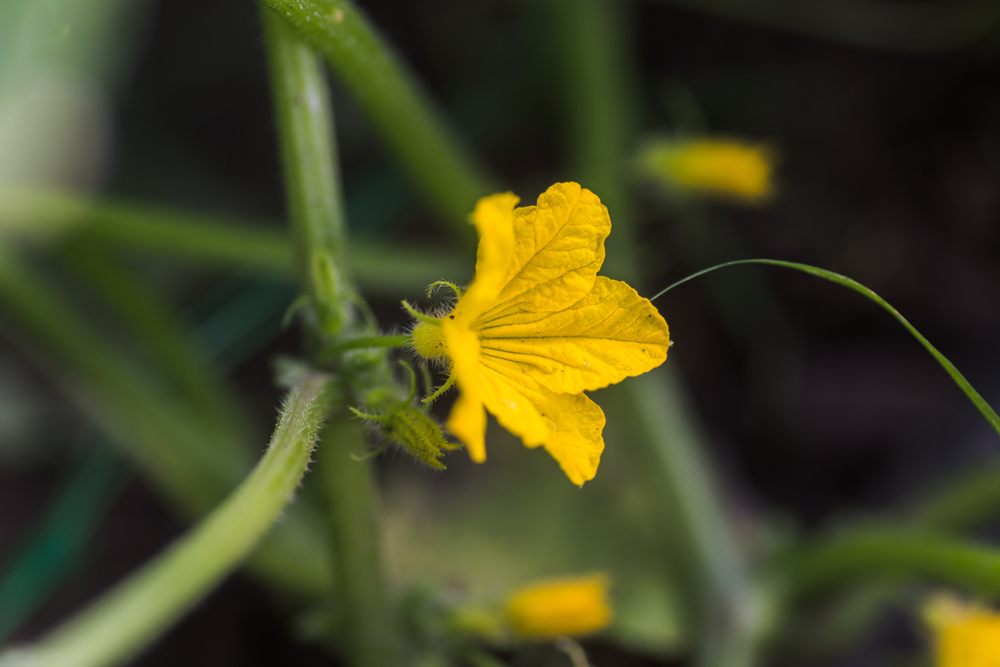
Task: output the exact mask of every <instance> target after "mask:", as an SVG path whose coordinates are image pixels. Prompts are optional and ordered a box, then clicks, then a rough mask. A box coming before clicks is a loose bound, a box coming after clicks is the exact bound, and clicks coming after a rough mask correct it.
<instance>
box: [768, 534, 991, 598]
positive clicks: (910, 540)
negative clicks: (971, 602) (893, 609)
mask: <svg viewBox="0 0 1000 667" xmlns="http://www.w3.org/2000/svg"><path fill="white" fill-rule="evenodd" d="M780 565H781V566H782V567H781V569H780V570H779V573H780V574H781V576H783V577H786V584H787V587H788V591H789V595H790V597H791V598H792V599H803V598H807V597H810V596H813V595H817V594H821V593H823V592H825V591H828V590H831V589H834V588H839V587H841V586H844V585H846V584H849V583H852V582H855V581H859V580H864V579H869V578H876V577H879V578H883V579H884V578H886V577H889V578H892V577H895V578H897V579H900V578H902V579H907V578H908V579H918V580H924V579H931V580H934V581H939V582H943V583H947V584H950V585H953V586H958V587H961V588H966V589H968V590H969V591H970V592H972V593H979V594H983V593H987V594H990V595H998V594H1000V552H998V551H997V550H996V549H990V548H987V547H983V546H980V545H977V544H972V543H969V542H967V541H965V540H962V539H960V538H955V537H952V536H948V535H940V534H934V533H923V532H919V531H915V530H900V529H898V528H892V527H889V526H881V527H875V526H869V527H865V528H858V529H854V530H850V531H844V532H842V533H840V534H837V535H833V536H831V537H828V538H825V539H823V540H820V541H818V542H816V543H814V544H812V545H811V546H806V547H804V548H803V549H801V550H797V551H796V552H795V553H793V554H792V555H791V557H790V558H789V559H788V560H787V561H786V562H783V563H781V564H780Z"/></svg>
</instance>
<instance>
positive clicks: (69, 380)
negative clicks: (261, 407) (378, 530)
mask: <svg viewBox="0 0 1000 667" xmlns="http://www.w3.org/2000/svg"><path fill="white" fill-rule="evenodd" d="M0 305H2V306H3V310H4V314H5V320H4V327H3V333H5V334H7V335H8V336H10V337H11V338H13V339H14V340H15V342H16V343H17V344H18V346H19V347H20V348H21V349H22V350H23V351H24V352H25V353H27V354H29V355H31V356H33V357H34V358H35V359H37V360H38V363H39V365H40V366H41V367H42V368H44V369H48V370H50V371H51V372H50V375H51V377H52V378H53V379H54V380H55V381H56V382H57V383H59V384H60V385H61V386H62V387H63V388H64V389H65V390H66V393H67V394H68V395H69V396H70V398H71V399H73V400H74V402H75V404H76V405H77V406H78V407H79V408H80V409H81V410H82V411H83V412H84V413H85V414H87V415H88V416H89V417H90V418H92V419H93V420H94V421H95V423H97V424H98V425H100V426H101V428H102V429H104V430H105V431H106V432H107V433H108V434H110V435H111V436H112V440H113V442H114V443H115V444H116V445H118V446H119V447H121V448H122V449H123V450H124V451H125V452H126V453H127V454H128V455H129V457H130V458H131V459H132V460H133V461H134V462H135V463H137V464H138V466H139V467H140V468H141V469H142V471H143V473H144V474H145V475H146V476H147V477H148V479H149V480H150V481H151V482H152V483H153V485H154V486H155V487H156V488H157V489H158V490H160V491H161V492H162V493H163V494H164V495H165V496H166V497H167V499H168V500H169V501H170V503H171V504H172V505H173V506H174V507H176V508H178V509H179V510H180V513H181V514H183V515H185V516H187V517H196V516H200V515H201V514H203V513H205V512H206V511H208V510H209V509H211V508H212V507H214V506H215V505H216V504H217V503H218V502H219V501H220V500H222V499H223V498H224V497H225V494H226V493H228V492H229V491H230V490H231V489H232V488H233V487H234V486H236V484H237V483H238V482H239V481H240V480H241V479H242V478H243V476H244V475H245V474H246V472H247V471H248V470H249V469H250V465H251V461H250V460H249V457H248V456H246V454H245V452H244V453H240V454H237V453H236V452H234V451H232V450H227V449H223V448H218V447H213V444H214V443H213V442H212V441H211V438H210V437H209V436H208V435H207V434H206V432H205V431H204V430H203V429H202V428H201V426H200V424H199V420H198V418H197V415H196V414H195V413H194V412H193V411H192V410H191V409H190V408H189V407H188V406H186V405H183V404H181V403H180V402H179V401H177V400H176V398H175V397H174V396H172V395H171V394H170V393H168V392H165V391H162V390H161V388H159V387H157V386H156V385H155V384H153V383H152V382H151V381H150V379H149V378H148V374H146V373H143V372H142V371H141V370H139V369H138V368H136V367H135V366H133V365H132V364H130V363H129V362H127V361H126V360H125V359H123V358H122V357H121V356H119V355H118V354H117V351H116V350H115V349H114V348H113V347H112V345H111V344H110V343H109V342H108V341H106V340H104V339H103V338H102V337H101V336H100V335H99V333H98V332H97V331H95V330H94V328H93V327H92V326H91V324H90V323H89V322H88V321H87V320H86V319H85V318H83V317H82V316H81V315H80V314H79V313H78V312H77V311H76V310H74V309H73V308H72V307H71V306H70V305H69V304H68V303H66V302H65V301H64V300H63V299H62V298H61V296H60V295H59V294H58V293H57V292H56V291H55V290H54V289H53V288H52V287H51V286H49V285H48V284H46V283H45V282H44V281H42V280H41V279H40V278H39V277H38V276H36V275H35V274H34V273H33V272H32V271H31V270H30V269H29V268H28V267H27V266H25V265H24V264H22V262H21V261H20V260H19V259H18V258H17V256H15V255H13V254H11V253H9V252H8V251H6V250H5V248H4V247H3V246H2V245H0ZM7 322H9V323H10V325H9V326H8V325H7V324H6V323H7ZM307 524H308V519H306V518H305V517H303V516H302V513H301V512H290V513H289V516H288V517H287V518H286V520H285V521H283V522H282V523H281V524H280V525H279V526H278V528H277V530H276V532H278V533H280V534H281V537H280V538H276V539H269V540H267V541H265V543H264V544H263V545H262V548H261V550H260V552H259V553H258V554H256V555H255V556H254V558H253V560H252V561H251V566H253V567H255V569H256V570H257V571H258V572H260V573H261V574H263V575H265V576H267V577H268V578H269V579H271V580H272V581H274V582H276V583H278V584H279V585H280V586H281V587H282V588H285V589H290V590H294V591H296V592H297V593H299V594H301V595H303V596H305V597H310V596H315V595H316V587H317V586H322V585H324V584H326V583H328V582H329V580H330V578H329V575H328V568H327V565H326V562H325V561H326V560H327V557H326V556H325V553H324V550H325V545H323V544H322V543H321V542H319V541H318V540H317V539H316V537H315V534H314V531H310V530H309V528H308V527H307Z"/></svg>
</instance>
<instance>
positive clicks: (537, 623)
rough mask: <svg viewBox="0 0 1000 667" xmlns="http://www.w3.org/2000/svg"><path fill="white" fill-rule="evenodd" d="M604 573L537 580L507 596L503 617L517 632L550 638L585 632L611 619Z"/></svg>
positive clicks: (532, 636) (592, 631) (607, 584)
mask: <svg viewBox="0 0 1000 667" xmlns="http://www.w3.org/2000/svg"><path fill="white" fill-rule="evenodd" d="M609 586H610V584H609V581H608V576H607V575H606V574H591V575H586V576H582V577H573V578H566V579H549V580H546V581H539V582H536V583H533V584H530V585H528V586H524V587H522V588H519V589H517V590H516V591H514V592H513V593H512V594H511V595H510V597H509V598H508V599H507V620H508V622H509V623H510V626H511V628H512V629H513V630H514V632H516V633H517V634H518V635H520V636H522V637H527V638H530V639H554V638H556V637H563V636H567V637H570V636H580V635H588V634H591V633H594V632H597V631H599V630H603V629H604V628H606V627H607V626H608V623H610V622H611V607H610V605H609V603H608V588H609Z"/></svg>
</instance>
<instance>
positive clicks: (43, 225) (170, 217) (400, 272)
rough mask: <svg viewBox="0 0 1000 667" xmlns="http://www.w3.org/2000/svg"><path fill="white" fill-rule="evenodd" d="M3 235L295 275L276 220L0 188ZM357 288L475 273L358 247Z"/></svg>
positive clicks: (432, 252)
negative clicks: (88, 242)
mask: <svg viewBox="0 0 1000 667" xmlns="http://www.w3.org/2000/svg"><path fill="white" fill-rule="evenodd" d="M0 232H2V233H3V235H4V236H6V237H9V238H12V239H15V240H18V241H23V242H28V243H34V244H39V243H53V242H64V241H66V242H69V243H70V244H72V243H73V242H74V241H75V240H76V239H77V238H78V237H80V236H84V237H93V238H94V239H95V240H99V241H101V242H102V243H105V244H108V245H111V246H114V247H115V248H116V249H117V248H119V247H120V248H123V249H132V248H134V249H138V250H142V251H144V252H148V253H151V254H154V255H159V256H163V257H168V258H171V259H178V260H181V261H184V262H188V263H194V264H196V265H197V264H200V265H204V266H205V267H207V268H209V269H213V270H218V269H220V268H223V269H243V270H250V271H254V272H264V273H269V274H274V275H276V276H286V275H290V274H292V273H293V266H294V265H295V264H294V262H293V260H292V249H291V244H290V243H289V241H288V234H287V232H286V231H285V230H283V229H280V228H278V225H277V224H276V223H268V222H266V221H250V220H238V219H228V218H220V217H216V216H204V215H196V214H192V213H188V212H183V211H176V210H172V209H166V208H161V207H156V206H149V205H140V204H133V203H122V202H117V201H106V200H96V201H94V200H91V199H87V198H84V197H80V196H76V195H72V194H69V193H66V192H61V191H52V190H27V189H10V188H6V189H4V190H2V191H0ZM351 261H352V264H353V266H352V268H353V269H354V272H355V275H356V277H357V281H358V284H359V285H360V287H362V288H363V289H365V290H366V291H370V292H373V293H377V294H385V295H387V296H392V297H394V298H398V297H399V294H400V292H401V291H413V292H416V291H419V292H420V293H422V291H423V289H424V288H425V287H426V286H427V285H429V284H430V283H432V282H433V281H435V280H437V279H439V278H440V277H441V276H442V275H448V276H452V275H454V276H462V275H464V274H466V273H468V266H467V263H466V262H463V261H459V260H457V259H456V258H455V256H454V253H445V252H441V251H440V250H438V249H433V248H429V247H428V248H407V249H399V248H387V247H383V246H380V245H373V244H371V243H358V242H356V241H354V242H352V243H351Z"/></svg>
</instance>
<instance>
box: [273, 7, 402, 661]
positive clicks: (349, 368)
mask: <svg viewBox="0 0 1000 667" xmlns="http://www.w3.org/2000/svg"><path fill="white" fill-rule="evenodd" d="M262 17H263V22H264V28H265V35H266V38H267V39H266V43H267V47H268V54H269V58H270V62H271V75H272V79H273V84H274V90H275V96H274V98H275V106H276V109H277V113H276V116H277V119H278V123H279V129H280V131H279V136H280V139H281V149H282V155H283V162H284V165H285V183H286V190H287V193H288V194H287V196H288V200H289V208H290V215H291V217H292V229H293V232H294V234H295V236H296V240H297V242H298V244H299V248H300V253H301V254H302V255H303V256H304V257H309V258H311V260H310V261H311V269H312V270H311V271H310V272H308V273H306V274H304V275H302V276H301V277H302V279H303V281H304V282H305V287H306V289H307V290H308V291H309V292H310V293H311V294H312V295H313V298H314V301H316V302H318V303H316V307H317V308H319V307H320V304H323V307H325V308H327V309H328V316H327V317H326V319H324V317H323V316H322V315H321V316H320V317H319V318H318V322H316V325H315V326H318V327H319V329H320V330H319V332H317V333H319V334H320V336H319V338H320V342H323V343H332V344H333V345H336V344H337V343H338V342H339V341H340V340H341V339H342V337H343V336H345V335H347V336H351V335H356V334H357V333H358V331H357V328H356V327H353V326H352V325H351V324H352V323H351V322H350V321H349V320H348V319H347V318H346V317H345V316H344V314H345V313H348V312H350V309H351V300H352V298H353V296H352V294H353V289H352V287H351V285H350V283H349V282H347V274H346V271H344V270H343V269H342V268H341V265H340V263H339V262H341V259H342V254H343V253H342V249H343V238H342V237H343V232H342V228H343V225H342V224H341V219H340V217H339V216H340V211H341V206H340V189H339V187H336V186H331V185H330V184H329V183H327V184H324V181H325V180H329V179H335V178H336V167H335V163H334V160H335V155H334V152H333V150H332V149H326V150H318V149H316V148H315V146H316V145H317V144H322V143H324V142H325V143H326V144H327V145H331V146H332V141H333V134H332V127H331V125H330V119H331V118H332V111H331V108H330V100H329V95H328V94H327V92H326V89H325V81H324V79H323V75H322V71H321V70H320V67H319V62H318V60H317V58H316V56H315V55H314V54H313V52H312V51H311V49H310V48H309V47H308V46H306V45H305V44H304V43H302V42H299V41H298V39H297V38H296V36H295V34H294V33H293V32H292V29H291V27H290V26H288V25H287V24H286V23H285V22H284V21H283V20H282V19H281V18H280V17H278V16H277V15H275V14H274V13H273V12H271V11H268V10H266V9H262ZM306 100H308V101H309V103H308V104H305V101H306ZM300 218H302V219H300ZM324 224H329V225H330V226H331V229H328V230H326V231H324V230H323V229H322V226H323V225H324ZM317 258H319V259H317ZM317 267H320V269H321V270H317ZM331 277H332V280H334V281H335V282H333V283H330V282H329V280H331ZM321 349H323V346H314V348H313V353H314V355H316V354H318V353H319V351H320V350H321ZM331 363H332V364H333V365H334V367H335V368H337V369H338V371H339V372H340V373H341V375H342V384H343V385H344V389H345V396H346V398H347V399H348V400H350V401H353V400H355V398H356V397H357V396H358V395H364V394H367V393H369V392H371V393H376V394H380V393H388V392H391V391H392V390H393V389H394V387H393V386H392V376H391V372H390V371H388V366H387V364H386V357H385V354H384V351H383V350H377V351H368V352H366V353H356V354H354V355H343V356H342V357H341V358H340V359H334V360H332V361H331ZM381 387H387V388H388V392H383V391H382V390H381ZM327 432H329V433H331V434H336V437H335V438H327V439H326V441H325V442H324V443H323V446H322V447H321V449H320V453H319V456H318V458H319V476H320V478H321V480H322V481H323V483H324V488H325V490H326V493H327V523H328V526H329V529H330V533H331V537H332V542H333V546H334V551H335V553H336V559H335V562H334V564H333V565H334V568H335V571H336V572H337V575H338V576H337V594H338V595H339V602H340V604H341V605H342V607H341V608H342V610H343V611H342V623H341V629H342V631H343V636H342V639H343V641H344V644H345V646H346V647H347V654H348V658H349V661H350V664H352V665H353V666H354V667H396V666H397V665H398V664H399V655H398V653H397V643H396V642H397V635H396V628H395V623H394V619H393V618H392V614H391V611H390V608H389V605H388V602H387V599H386V585H385V580H384V574H383V571H382V567H381V562H380V559H379V556H378V554H379V545H378V535H377V532H376V530H375V514H374V512H375V505H376V500H375V486H374V482H373V480H372V471H371V465H370V462H368V461H364V462H360V461H355V460H353V459H352V457H351V454H355V455H360V454H361V453H363V450H364V446H365V434H364V430H363V428H362V426H361V424H360V423H358V422H357V421H355V420H352V419H350V417H349V416H348V415H347V414H346V410H344V409H343V404H341V405H340V406H338V409H337V410H336V411H335V414H334V415H333V416H332V417H331V427H330V428H329V429H327Z"/></svg>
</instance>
